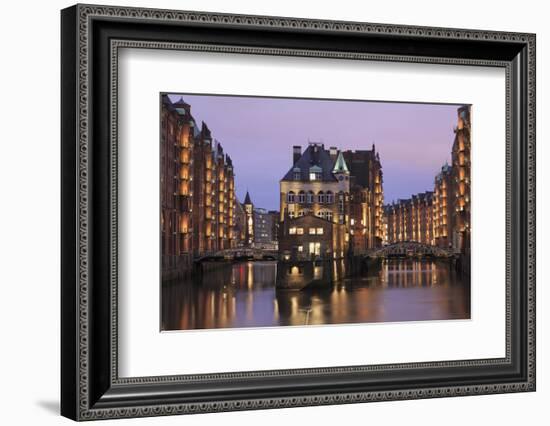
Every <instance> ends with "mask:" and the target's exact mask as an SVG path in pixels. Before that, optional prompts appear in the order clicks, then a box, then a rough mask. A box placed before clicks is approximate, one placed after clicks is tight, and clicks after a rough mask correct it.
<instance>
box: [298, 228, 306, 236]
mask: <svg viewBox="0 0 550 426" xmlns="http://www.w3.org/2000/svg"><path fill="white" fill-rule="evenodd" d="M296 233H297V234H298V235H304V228H296Z"/></svg>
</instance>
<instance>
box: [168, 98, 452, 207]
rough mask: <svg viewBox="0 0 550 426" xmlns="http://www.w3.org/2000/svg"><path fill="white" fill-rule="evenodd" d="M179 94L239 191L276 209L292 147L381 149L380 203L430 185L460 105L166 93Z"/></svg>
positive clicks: (447, 152) (446, 156) (447, 150)
mask: <svg viewBox="0 0 550 426" xmlns="http://www.w3.org/2000/svg"><path fill="white" fill-rule="evenodd" d="M180 97H183V99H184V100H185V102H187V103H188V104H190V105H191V114H192V115H193V117H194V118H195V121H196V122H197V124H198V125H199V126H200V123H201V121H204V122H205V123H206V124H207V125H208V127H209V129H210V130H211V132H212V136H213V137H214V138H215V139H217V140H218V141H220V143H221V144H222V146H223V149H224V152H225V153H227V154H229V156H230V157H231V159H232V160H233V165H234V169H235V187H236V192H237V197H238V199H239V200H240V201H243V199H244V195H245V193H246V191H247V190H248V191H249V192H250V196H251V198H252V202H253V203H254V205H255V206H256V207H262V208H266V209H270V210H278V209H279V180H280V179H281V178H282V177H283V175H284V174H285V173H286V172H287V171H288V169H289V168H290V167H292V146H293V145H301V146H302V150H304V149H305V148H306V147H307V144H308V141H311V142H322V143H324V144H325V148H327V149H328V147H330V146H336V147H338V148H339V149H341V150H347V149H352V150H362V149H363V150H364V149H371V148H372V145H373V143H374V144H375V145H376V151H378V152H379V153H380V161H381V163H382V171H383V177H384V183H383V185H384V201H385V203H390V202H392V201H394V200H397V199H399V198H409V197H410V196H411V195H412V194H416V193H418V192H424V191H432V190H433V182H434V177H435V175H436V174H437V173H438V172H439V170H440V169H441V166H443V165H444V164H445V162H446V161H447V162H450V160H451V148H452V144H453V140H454V133H453V126H455V125H456V122H457V109H458V108H459V107H460V106H461V105H459V104H428V103H425V104H420V103H398V102H369V101H345V100H319V99H291V98H265V97H240V96H212V95H189V94H171V95H170V99H171V100H172V101H176V100H179V99H180Z"/></svg>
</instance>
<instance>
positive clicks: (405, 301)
mask: <svg viewBox="0 0 550 426" xmlns="http://www.w3.org/2000/svg"><path fill="white" fill-rule="evenodd" d="M215 266H216V269H214V270H212V271H210V272H205V273H204V274H203V276H202V279H201V280H200V282H198V280H195V281H194V282H193V281H191V280H187V281H182V280H180V281H167V282H165V283H163V286H162V330H189V329H212V328H236V327H266V326H285V325H293V326H303V325H320V324H344V323H367V322H391V321H421V320H446V319H468V318H470V284H469V283H468V282H464V281H463V280H462V279H461V278H460V277H459V276H458V275H457V274H456V273H455V271H454V269H453V268H452V267H451V266H450V265H449V264H448V263H447V262H444V261H442V262H439V261H432V260H402V259H400V260H387V261H384V262H383V263H382V265H381V266H380V267H378V268H377V269H376V270H373V271H370V272H369V273H368V274H367V275H366V276H362V277H353V278H345V279H342V280H335V284H333V285H331V286H328V288H312V289H307V288H306V289H304V290H301V291H281V290H276V289H275V282H276V278H277V264H276V262H248V263H238V264H233V265H225V266H222V265H219V264H218V265H215ZM333 269H334V271H340V273H341V268H338V267H333ZM314 273H317V274H322V272H321V271H314ZM334 274H336V272H334Z"/></svg>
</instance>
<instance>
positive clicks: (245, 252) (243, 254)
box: [195, 247, 278, 263]
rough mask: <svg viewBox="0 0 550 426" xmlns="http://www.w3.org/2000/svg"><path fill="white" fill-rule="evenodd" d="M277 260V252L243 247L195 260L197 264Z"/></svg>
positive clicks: (207, 254)
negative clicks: (223, 261)
mask: <svg viewBox="0 0 550 426" xmlns="http://www.w3.org/2000/svg"><path fill="white" fill-rule="evenodd" d="M277 258H278V254H277V250H266V249H261V248H248V247H247V248H244V247H241V248H232V249H226V250H221V251H217V252H211V253H205V254H204V255H202V256H200V257H198V258H195V262H198V263H200V262H205V261H218V260H277Z"/></svg>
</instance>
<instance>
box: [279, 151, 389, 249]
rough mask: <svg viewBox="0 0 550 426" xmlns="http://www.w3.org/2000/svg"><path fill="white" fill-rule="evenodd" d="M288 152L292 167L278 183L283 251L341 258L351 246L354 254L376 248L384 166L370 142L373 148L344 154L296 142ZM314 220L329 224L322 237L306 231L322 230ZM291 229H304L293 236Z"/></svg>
mask: <svg viewBox="0 0 550 426" xmlns="http://www.w3.org/2000/svg"><path fill="white" fill-rule="evenodd" d="M292 154H293V164H292V167H291V168H290V169H289V170H288V172H287V173H286V174H285V176H284V177H283V178H282V179H281V181H280V193H281V198H280V206H281V208H280V220H281V228H280V233H279V252H280V253H281V255H282V256H283V257H285V256H289V254H290V253H292V254H294V255H299V256H305V257H308V256H310V255H314V256H321V257H326V256H331V257H342V256H345V255H346V254H347V253H349V251H350V250H351V251H353V252H354V253H358V252H364V251H366V250H368V249H370V248H373V247H379V246H380V245H381V244H382V236H383V234H382V233H383V227H382V219H383V214H382V213H383V212H382V206H383V191H382V167H381V165H380V158H379V155H378V154H377V153H375V151H374V146H373V150H372V151H355V152H353V151H344V152H343V151H340V150H338V149H337V148H336V147H331V148H330V149H328V150H326V149H325V148H324V145H323V144H321V143H311V142H310V143H309V145H308V147H307V148H306V150H305V151H304V152H303V153H302V148H301V147H300V146H294V147H293V152H292ZM346 157H347V158H348V160H349V162H350V163H353V167H350V166H349V164H348V161H347V160H346ZM306 217H309V218H307V219H306ZM317 219H322V220H324V222H323V223H325V222H326V223H328V224H329V225H331V226H328V227H327V229H326V230H324V231H323V234H321V235H316V234H310V233H309V232H310V229H316V228H317V225H320V226H319V227H320V228H324V226H321V225H322V224H321V222H319V220H317ZM309 222H315V223H316V224H310V223H309ZM301 225H303V226H301ZM294 228H296V229H301V228H304V233H303V234H302V233H298V234H292V233H291V231H292V230H293V229H294ZM306 233H307V234H306ZM310 240H311V241H310ZM310 243H313V245H311V244H310ZM317 243H318V244H317ZM300 248H301V249H300Z"/></svg>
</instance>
